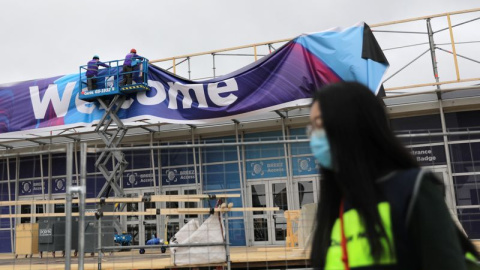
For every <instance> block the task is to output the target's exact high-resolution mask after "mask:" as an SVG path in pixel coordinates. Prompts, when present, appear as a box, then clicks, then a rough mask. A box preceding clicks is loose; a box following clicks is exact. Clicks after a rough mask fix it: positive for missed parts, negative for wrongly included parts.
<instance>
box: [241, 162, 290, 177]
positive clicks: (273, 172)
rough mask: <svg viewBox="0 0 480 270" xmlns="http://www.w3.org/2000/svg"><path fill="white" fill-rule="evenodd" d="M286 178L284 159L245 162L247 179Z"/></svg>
mask: <svg viewBox="0 0 480 270" xmlns="http://www.w3.org/2000/svg"><path fill="white" fill-rule="evenodd" d="M285 176H287V169H286V166H285V159H272V160H262V161H247V179H261V178H272V177H285Z"/></svg>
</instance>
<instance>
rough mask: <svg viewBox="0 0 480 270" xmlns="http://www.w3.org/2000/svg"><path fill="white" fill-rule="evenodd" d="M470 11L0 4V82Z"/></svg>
mask: <svg viewBox="0 0 480 270" xmlns="http://www.w3.org/2000/svg"><path fill="white" fill-rule="evenodd" d="M477 7H480V4H479V3H478V0H415V1H414V0H402V1H388V0H362V1H358V0H334V1H326V0H323V1H321V0H275V1H262V0H241V1H240V0H239V1H228V0H209V1H201V0H175V1H163V0H151V1H147V0H142V1H140V0H139V1H132V0H128V1H125V0H102V1H99V0H95V1H93V0H82V1H67V0H42V1H39V0H21V1H20V0H11V1H10V0H7V1H6V0H0V51H1V52H2V53H1V55H2V56H1V59H2V64H1V65H0V84H3V83H8V82H16V81H24V80H31V79H39V78H45V77H52V76H56V75H63V74H69V73H75V72H78V66H79V65H84V64H86V62H87V61H88V60H89V59H91V58H92V56H93V55H94V54H98V55H100V58H101V60H112V59H120V58H123V57H124V56H125V54H126V53H127V52H128V51H129V50H130V49H131V48H136V49H137V51H138V53H139V54H140V55H142V56H145V57H147V58H149V59H159V58H165V57H171V56H175V55H183V54H189V53H195V52H202V51H209V50H214V49H221V48H226V47H233V46H239V45H246V44H250V43H257V42H264V41H269V40H276V39H283V38H290V37H295V36H297V35H299V34H301V33H305V32H317V31H322V30H326V29H328V28H332V27H336V26H340V27H348V26H351V25H353V24H355V23H356V22H359V21H365V22H367V23H369V24H374V23H379V22H386V21H393V20H400V19H406V18H411V17H418V16H424V15H430V14H437V13H443V12H448V11H457V10H464V9H471V8H477ZM472 16H479V13H476V14H474V15H472ZM468 18H470V17H468ZM422 23H423V22H422ZM423 24H424V23H423ZM475 29H478V25H477V27H476V28H475ZM423 30H425V29H423ZM445 32H447V31H445ZM476 32H477V33H478V31H476ZM456 38H457V40H458V39H459V38H460V39H461V37H457V36H456ZM477 40H478V39H477ZM388 41H389V38H387V39H386V41H385V43H388ZM423 41H426V39H425V38H424V37H423ZM382 42H383V41H382ZM381 45H382V46H387V45H392V44H385V45H384V44H382V43H381ZM421 51H422V50H420V51H419V52H421ZM476 51H478V50H476ZM414 54H415V53H413V54H412V56H411V58H413V57H414V56H416V55H414ZM387 57H391V58H392V59H393V60H396V59H402V58H406V57H404V56H403V55H402V54H394V55H392V56H389V55H388V54H387ZM425 59H426V60H425V61H427V62H428V61H430V60H429V59H428V58H425ZM430 72H431V71H430ZM477 76H478V75H477Z"/></svg>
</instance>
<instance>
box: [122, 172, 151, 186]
mask: <svg viewBox="0 0 480 270" xmlns="http://www.w3.org/2000/svg"><path fill="white" fill-rule="evenodd" d="M154 181H156V179H154V175H153V172H152V170H148V171H137V172H127V173H124V174H123V187H124V188H137V187H153V186H155V184H158V182H157V183H155V182H154Z"/></svg>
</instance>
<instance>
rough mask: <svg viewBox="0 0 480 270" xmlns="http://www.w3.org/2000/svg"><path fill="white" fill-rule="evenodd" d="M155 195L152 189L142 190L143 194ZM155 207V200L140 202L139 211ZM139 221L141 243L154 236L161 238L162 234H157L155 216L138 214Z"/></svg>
mask: <svg viewBox="0 0 480 270" xmlns="http://www.w3.org/2000/svg"><path fill="white" fill-rule="evenodd" d="M152 195H155V192H152V191H143V196H152ZM152 208H154V209H156V205H155V202H144V203H141V207H140V211H142V212H143V211H147V209H152ZM139 218H140V221H141V226H140V227H141V229H140V231H141V232H142V235H143V236H144V237H143V239H141V243H142V245H144V244H145V243H146V242H147V241H148V240H150V239H152V238H154V237H160V238H163V236H159V235H157V216H156V215H150V216H140V217H139ZM142 241H143V242H142Z"/></svg>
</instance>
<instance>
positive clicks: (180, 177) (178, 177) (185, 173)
mask: <svg viewBox="0 0 480 270" xmlns="http://www.w3.org/2000/svg"><path fill="white" fill-rule="evenodd" d="M185 184H195V169H194V167H185V168H172V169H163V170H162V185H164V186H165V185H166V186H168V185H185Z"/></svg>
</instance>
